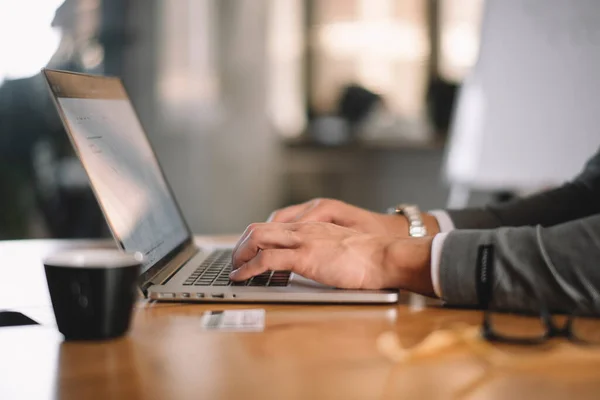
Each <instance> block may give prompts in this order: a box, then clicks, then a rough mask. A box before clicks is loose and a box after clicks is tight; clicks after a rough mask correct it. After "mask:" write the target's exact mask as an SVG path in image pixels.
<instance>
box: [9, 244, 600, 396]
mask: <svg viewBox="0 0 600 400" xmlns="http://www.w3.org/2000/svg"><path fill="white" fill-rule="evenodd" d="M201 240H205V241H206V240H208V239H207V238H204V239H201ZM89 244H90V243H89V242H84V241H83V242H73V241H70V242H67V241H20V242H0V273H1V275H0V309H16V310H20V311H22V312H24V313H25V314H27V315H29V316H31V317H33V318H34V319H37V320H38V321H40V322H42V323H43V324H44V325H43V326H32V327H17V328H0V399H13V398H27V399H51V398H66V399H70V398H72V399H96V398H98V399H106V398H110V399H113V398H128V399H134V398H144V399H188V398H189V399H198V398H206V399H230V398H232V399H237V398H245V399H246V398H248V399H254V398H256V399H313V398H328V399H329V398H331V399H372V398H376V399H379V398H405V399H406V398H408V399H412V398H416V399H422V398H443V399H447V398H473V399H477V398H486V399H488V398H490V399H496V398H497V399H500V398H503V399H504V398H511V399H518V398H522V399H525V398H532V397H533V398H549V399H554V398H598V397H599V396H600V349H596V348H585V349H582V348H580V347H576V346H573V345H570V344H568V343H567V342H564V341H561V340H557V341H553V342H551V343H549V344H548V345H544V346H542V347H538V348H534V349H515V348H509V347H500V348H494V349H495V351H497V352H499V353H500V354H501V355H503V356H507V357H508V356H510V357H511V358H510V359H511V360H518V361H519V362H517V363H508V364H502V365H497V364H496V363H494V362H492V361H493V360H492V359H488V358H486V357H485V356H482V353H480V352H478V351H476V349H475V348H472V347H470V346H463V345H460V344H459V345H456V346H451V347H448V348H447V349H446V350H445V351H440V352H434V354H433V355H430V356H426V357H421V358H414V359H412V360H409V361H407V362H403V363H394V362H392V361H390V359H389V358H388V357H387V356H386V355H385V354H383V353H382V352H381V351H380V350H379V349H378V346H377V343H378V338H381V335H382V334H385V333H386V332H393V334H394V335H397V337H398V338H399V340H400V341H401V342H402V344H403V345H404V346H406V347H407V348H413V349H414V348H419V347H420V346H423V344H419V343H420V342H421V341H422V340H423V339H425V338H426V337H428V335H430V334H431V333H432V332H438V333H439V332H440V330H441V329H445V328H448V327H450V326H452V325H453V324H455V323H458V322H460V323H465V324H469V325H472V326H477V325H478V324H479V322H480V319H481V316H480V313H479V312H476V311H465V310H462V311H461V310H452V309H445V308H442V307H440V306H438V305H435V304H433V305H429V306H428V307H426V308H424V309H421V310H419V309H412V308H411V307H409V306H408V305H406V304H400V305H387V306H358V305H353V306H326V305H233V304H232V305H219V304H212V305H206V304H189V305H185V304H176V303H161V304H158V303H152V302H147V301H142V302H140V303H138V305H137V307H136V311H135V314H134V320H133V324H132V329H131V331H130V333H129V334H128V335H127V336H126V337H124V338H122V339H118V340H114V341H109V342H104V343H100V342H96V343H65V342H63V341H62V336H61V335H60V333H58V332H57V331H56V327H55V326H54V318H53V316H52V311H51V306H50V301H49V296H48V293H47V289H46V286H45V278H44V273H43V266H42V264H41V261H40V260H41V257H42V256H43V255H44V254H47V253H49V252H52V251H54V250H56V249H57V248H61V247H62V248H64V247H72V246H86V245H89ZM234 308H265V309H266V310H267V314H266V315H267V317H266V327H265V330H264V332H260V333H250V332H247V333H220V332H210V331H204V330H202V328H201V325H200V316H201V314H202V313H203V312H204V311H206V310H218V309H234ZM430 338H431V337H430ZM413 346H416V347H413ZM491 360H492V361H491Z"/></svg>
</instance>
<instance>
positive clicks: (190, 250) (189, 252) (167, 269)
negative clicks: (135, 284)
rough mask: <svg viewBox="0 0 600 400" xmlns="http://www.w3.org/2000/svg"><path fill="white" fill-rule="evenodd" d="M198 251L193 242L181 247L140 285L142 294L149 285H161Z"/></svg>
mask: <svg viewBox="0 0 600 400" xmlns="http://www.w3.org/2000/svg"><path fill="white" fill-rule="evenodd" d="M199 251H200V249H198V247H197V246H196V245H194V244H193V243H190V245H189V246H186V247H185V248H184V249H182V250H181V251H180V252H179V253H178V254H177V255H176V256H175V257H173V259H172V260H171V261H169V262H168V263H167V264H166V265H165V266H164V267H163V268H161V269H160V271H158V272H157V273H156V274H155V275H153V276H152V277H151V278H150V279H148V280H146V281H145V282H144V283H143V284H142V285H141V289H142V291H143V292H144V295H145V294H146V293H147V291H148V288H149V287H150V286H153V285H161V284H163V283H164V282H165V281H167V280H168V279H169V278H170V277H172V276H173V275H175V274H176V273H177V271H179V270H180V269H181V268H182V267H183V266H184V265H185V264H186V263H187V262H188V261H189V260H190V259H191V258H192V257H193V256H194V255H196V253H198V252H199Z"/></svg>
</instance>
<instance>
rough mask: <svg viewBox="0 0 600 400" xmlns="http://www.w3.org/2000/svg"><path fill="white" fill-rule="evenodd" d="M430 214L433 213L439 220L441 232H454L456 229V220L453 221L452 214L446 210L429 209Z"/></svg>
mask: <svg viewBox="0 0 600 400" xmlns="http://www.w3.org/2000/svg"><path fill="white" fill-rule="evenodd" d="M427 212H428V213H429V214H431V215H433V216H434V217H435V219H436V220H437V223H438V225H439V226H440V232H442V233H446V232H452V231H453V230H455V229H456V227H455V226H454V222H452V219H451V218H450V216H449V215H448V213H447V212H446V211H444V210H431V211H427Z"/></svg>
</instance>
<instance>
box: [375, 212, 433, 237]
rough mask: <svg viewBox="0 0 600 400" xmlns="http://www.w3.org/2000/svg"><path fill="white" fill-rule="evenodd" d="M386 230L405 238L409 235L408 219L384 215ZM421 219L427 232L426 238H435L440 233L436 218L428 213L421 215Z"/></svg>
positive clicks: (394, 215) (396, 215)
mask: <svg viewBox="0 0 600 400" xmlns="http://www.w3.org/2000/svg"><path fill="white" fill-rule="evenodd" d="M383 218H384V221H385V225H386V230H387V231H388V232H389V234H391V235H394V236H401V237H407V236H408V235H409V223H408V218H406V216H404V215H399V214H384V215H383ZM421 219H422V220H423V224H424V225H425V229H426V230H427V236H435V235H437V234H438V233H440V226H439V224H438V221H437V218H436V217H434V216H433V215H431V214H428V213H421Z"/></svg>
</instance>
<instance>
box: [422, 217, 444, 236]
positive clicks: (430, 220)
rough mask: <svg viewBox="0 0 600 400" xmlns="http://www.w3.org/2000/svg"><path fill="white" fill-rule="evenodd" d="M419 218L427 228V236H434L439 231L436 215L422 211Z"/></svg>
mask: <svg viewBox="0 0 600 400" xmlns="http://www.w3.org/2000/svg"><path fill="white" fill-rule="evenodd" d="M421 218H422V219H423V224H425V228H426V229H427V236H435V235H437V234H438V233H440V225H439V223H438V220H437V218H436V217H434V216H433V215H431V214H428V213H422V214H421Z"/></svg>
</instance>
